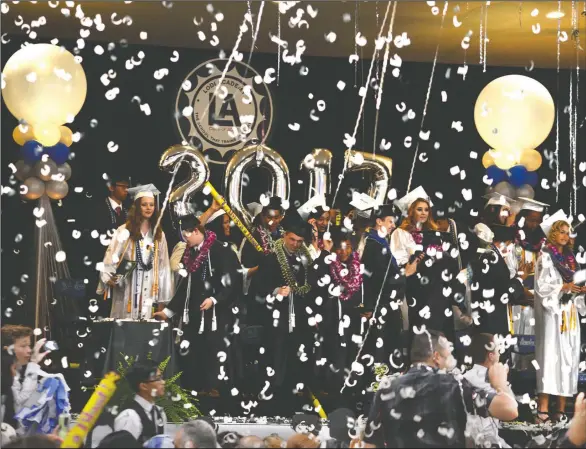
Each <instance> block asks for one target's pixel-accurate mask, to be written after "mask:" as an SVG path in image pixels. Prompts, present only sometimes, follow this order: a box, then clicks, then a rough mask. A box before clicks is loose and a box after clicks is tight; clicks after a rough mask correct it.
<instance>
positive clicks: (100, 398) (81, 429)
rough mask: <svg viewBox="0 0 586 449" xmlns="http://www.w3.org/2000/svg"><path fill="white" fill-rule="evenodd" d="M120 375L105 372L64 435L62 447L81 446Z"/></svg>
mask: <svg viewBox="0 0 586 449" xmlns="http://www.w3.org/2000/svg"><path fill="white" fill-rule="evenodd" d="M118 379H120V376H119V375H118V374H116V373H114V372H111V373H108V374H106V376H105V377H104V378H103V379H102V380H101V381H100V384H99V385H98V386H97V388H96V391H94V394H92V396H91V397H90V399H89V401H87V404H86V405H85V407H84V408H83V411H82V412H81V413H80V415H79V418H77V422H76V424H75V426H73V427H72V428H71V429H70V430H69V432H68V433H67V435H66V436H65V438H64V440H63V443H61V447H62V448H78V447H81V445H82V444H83V441H84V440H85V437H86V436H87V434H88V432H89V431H90V429H92V428H93V427H94V425H95V424H96V421H97V420H98V418H99V417H100V415H101V413H102V410H104V407H105V406H106V404H107V403H108V401H109V400H110V398H111V397H112V395H113V394H114V392H115V391H116V381H118Z"/></svg>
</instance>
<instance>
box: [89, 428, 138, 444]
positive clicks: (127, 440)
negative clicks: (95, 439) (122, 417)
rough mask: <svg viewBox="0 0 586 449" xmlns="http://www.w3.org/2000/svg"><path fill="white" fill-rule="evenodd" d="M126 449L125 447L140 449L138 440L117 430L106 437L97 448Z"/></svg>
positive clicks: (123, 431) (125, 432)
mask: <svg viewBox="0 0 586 449" xmlns="http://www.w3.org/2000/svg"><path fill="white" fill-rule="evenodd" d="M118 447H119V448H126V447H136V448H138V447H142V446H141V445H140V443H139V442H138V440H137V439H136V438H134V437H133V436H132V434H131V433H130V432H128V431H127V430H119V431H117V432H113V433H111V434H109V435H106V436H105V437H104V439H103V440H102V441H100V444H98V448H118Z"/></svg>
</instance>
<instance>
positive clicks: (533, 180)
mask: <svg viewBox="0 0 586 449" xmlns="http://www.w3.org/2000/svg"><path fill="white" fill-rule="evenodd" d="M538 182H539V178H538V177H537V172H536V171H529V172H527V174H526V175H525V183H526V184H529V185H530V186H531V187H535V186H536V185H537V183H538Z"/></svg>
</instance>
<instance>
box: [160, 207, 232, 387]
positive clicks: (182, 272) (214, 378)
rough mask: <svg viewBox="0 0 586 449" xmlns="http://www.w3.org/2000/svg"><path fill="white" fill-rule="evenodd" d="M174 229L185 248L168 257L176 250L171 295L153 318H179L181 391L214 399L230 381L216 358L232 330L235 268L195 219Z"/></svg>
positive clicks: (223, 248) (229, 254)
mask: <svg viewBox="0 0 586 449" xmlns="http://www.w3.org/2000/svg"><path fill="white" fill-rule="evenodd" d="M179 228H180V231H181V236H182V238H183V239H184V240H185V242H184V243H182V242H180V243H178V244H177V246H176V248H175V250H174V251H173V252H174V253H175V252H176V251H177V248H178V247H179V248H182V251H183V257H182V259H181V264H180V265H179V266H178V267H176V268H178V271H177V277H178V278H179V280H178V283H177V287H176V292H175V295H174V296H173V299H171V301H170V302H169V303H168V304H167V306H166V308H165V309H164V310H163V311H161V312H158V313H156V314H155V317H156V318H160V319H162V320H167V319H169V318H172V317H174V316H178V317H179V318H180V321H181V323H180V327H181V328H182V330H183V337H182V342H181V344H180V350H179V352H180V354H181V355H182V356H183V357H182V359H183V362H184V363H183V370H184V374H183V376H182V381H183V382H184V384H185V387H186V388H191V389H194V390H197V391H205V392H212V393H214V394H215V392H216V391H217V390H218V389H219V388H220V385H221V384H222V382H224V383H226V381H229V380H230V379H227V377H230V376H229V375H228V373H229V370H228V368H227V367H226V364H227V360H226V357H223V356H222V354H221V353H222V352H224V356H225V355H227V352H228V351H227V347H226V343H225V341H224V339H225V338H226V337H227V336H228V335H229V333H230V332H231V330H232V326H233V316H232V303H233V301H234V298H235V297H237V296H238V293H239V291H240V289H241V282H240V274H239V273H238V268H239V263H238V259H237V257H236V255H235V253H234V252H233V251H232V250H231V249H230V248H229V247H228V246H227V245H225V244H223V243H221V242H220V241H219V240H217V237H216V234H214V233H213V232H212V231H206V230H205V228H204V227H203V225H202V224H201V223H200V221H199V220H198V219H197V218H196V217H195V216H192V215H189V216H186V217H182V218H180V219H179ZM179 250H181V249H179ZM228 362H229V361H228ZM202 367H205V368H203V369H202Z"/></svg>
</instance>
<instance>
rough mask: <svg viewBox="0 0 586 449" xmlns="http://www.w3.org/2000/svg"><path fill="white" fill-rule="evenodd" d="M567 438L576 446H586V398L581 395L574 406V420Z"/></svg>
mask: <svg viewBox="0 0 586 449" xmlns="http://www.w3.org/2000/svg"><path fill="white" fill-rule="evenodd" d="M567 437H568V439H569V440H570V442H571V443H572V444H573V445H574V446H578V447H581V446H583V445H584V444H586V396H584V393H580V394H579V395H578V397H577V398H576V403H575V404H574V418H573V419H572V422H571V423H570V428H569V429H568V433H567Z"/></svg>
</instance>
